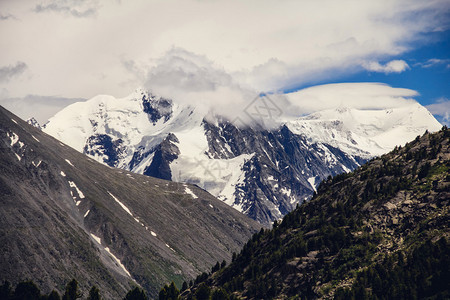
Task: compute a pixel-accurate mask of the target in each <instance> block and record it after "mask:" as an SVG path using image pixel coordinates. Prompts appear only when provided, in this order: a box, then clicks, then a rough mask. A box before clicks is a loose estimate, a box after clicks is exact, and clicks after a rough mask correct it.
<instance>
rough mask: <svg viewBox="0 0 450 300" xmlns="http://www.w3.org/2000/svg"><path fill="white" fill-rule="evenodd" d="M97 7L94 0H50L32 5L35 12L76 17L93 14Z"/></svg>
mask: <svg viewBox="0 0 450 300" xmlns="http://www.w3.org/2000/svg"><path fill="white" fill-rule="evenodd" d="M97 9H98V1H95V0H51V1H47V2H45V3H41V4H37V5H36V6H35V7H34V11H35V12H37V13H43V12H56V13H63V14H65V15H70V16H72V17H76V18H86V17H92V16H95V15H96V14H97Z"/></svg>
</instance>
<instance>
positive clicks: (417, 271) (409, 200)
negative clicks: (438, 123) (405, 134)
mask: <svg viewBox="0 0 450 300" xmlns="http://www.w3.org/2000/svg"><path fill="white" fill-rule="evenodd" d="M449 147H450V130H448V128H446V127H444V128H443V129H442V130H441V131H439V132H437V133H434V134H428V133H426V134H425V135H423V136H422V137H420V138H419V137H417V139H416V140H414V141H413V142H411V143H408V144H407V145H406V146H405V147H403V148H396V149H395V150H394V151H392V152H390V153H388V154H386V155H383V156H381V157H380V158H377V159H373V160H372V161H370V162H369V163H367V164H366V165H364V166H362V167H361V168H358V169H357V170H356V171H354V172H352V173H349V174H342V175H338V176H336V177H334V178H329V179H328V180H326V181H325V182H323V183H322V184H321V185H320V186H319V188H318V193H317V195H316V196H315V197H314V198H313V199H312V200H311V201H309V202H307V203H304V204H303V205H301V206H300V207H299V208H297V209H296V210H294V211H293V212H291V213H290V214H288V215H286V216H285V217H284V219H283V221H282V222H281V223H280V224H275V226H274V228H273V229H272V230H261V232H260V233H258V234H255V235H254V236H253V238H252V239H251V240H250V241H249V242H248V243H247V244H246V245H245V246H244V248H243V250H242V251H241V252H240V254H239V255H237V256H235V257H234V259H233V262H232V264H231V265H229V266H228V267H226V268H223V269H221V270H219V271H216V272H214V273H213V274H211V275H209V276H202V277H199V278H198V279H197V280H196V284H195V285H194V286H192V287H190V288H189V289H188V290H186V291H184V292H183V294H182V296H183V297H182V298H183V299H184V298H189V297H190V296H192V295H193V294H194V295H195V294H199V293H205V292H206V293H209V292H211V288H212V290H213V291H216V292H217V293H219V292H220V288H223V289H224V290H225V291H227V293H230V294H233V295H234V296H237V297H244V298H246V299H261V298H264V299H270V298H277V299H281V298H282V299H284V298H289V297H294V298H301V299H315V298H333V297H335V298H336V299H374V298H375V297H376V298H377V299H381V298H385V299H412V298H427V297H430V298H433V297H437V298H438V299H439V297H440V298H442V299H443V298H446V297H448V296H449V295H450V290H449V286H448V278H449V275H450V270H449V267H448V266H449V263H450V245H449V243H448V241H449V238H450V229H449V227H448V225H449V224H450V215H449V213H448V210H449V201H450V175H449V170H450V151H449V150H450V149H449ZM433 299H434V298H433Z"/></svg>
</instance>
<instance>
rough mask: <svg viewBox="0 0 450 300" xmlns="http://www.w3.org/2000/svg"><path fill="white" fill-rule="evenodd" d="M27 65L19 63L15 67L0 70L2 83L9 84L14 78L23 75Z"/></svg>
mask: <svg viewBox="0 0 450 300" xmlns="http://www.w3.org/2000/svg"><path fill="white" fill-rule="evenodd" d="M27 68H28V66H27V64H26V63H24V62H21V61H18V62H16V63H15V64H14V65H9V66H5V67H1V68H0V83H1V82H8V81H9V80H11V79H12V78H14V77H16V76H19V75H21V74H23V73H24V72H25V71H26V70H27Z"/></svg>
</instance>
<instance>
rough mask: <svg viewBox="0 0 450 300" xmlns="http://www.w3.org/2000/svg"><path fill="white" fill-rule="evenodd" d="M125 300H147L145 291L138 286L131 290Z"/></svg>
mask: <svg viewBox="0 0 450 300" xmlns="http://www.w3.org/2000/svg"><path fill="white" fill-rule="evenodd" d="M123 300H147V296H146V295H145V292H144V291H143V290H141V289H140V288H138V287H135V288H134V289H132V290H131V291H129V292H128V293H127V294H126V296H125V298H123Z"/></svg>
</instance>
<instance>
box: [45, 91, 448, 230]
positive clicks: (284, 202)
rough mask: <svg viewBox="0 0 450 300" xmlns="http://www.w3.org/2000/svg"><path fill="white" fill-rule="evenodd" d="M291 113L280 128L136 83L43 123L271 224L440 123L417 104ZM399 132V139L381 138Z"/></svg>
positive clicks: (83, 145) (100, 154)
mask: <svg viewBox="0 0 450 300" xmlns="http://www.w3.org/2000/svg"><path fill="white" fill-rule="evenodd" d="M260 100H261V101H263V98H261V99H260ZM258 101H259V100H258V99H257V100H256V102H252V103H250V105H254V106H255V107H256V106H258V105H259V104H258V103H259V102H258ZM266 101H267V100H266ZM261 105H262V103H261ZM256 108H257V107H256ZM355 116H357V118H356V117H355ZM418 119H420V120H422V122H420V123H417V122H416V120H418ZM358 120H359V121H358ZM360 120H364V121H360ZM395 120H397V121H395ZM271 121H272V120H271ZM283 122H284V121H283ZM283 122H282V123H281V124H280V125H279V127H273V128H272V129H266V128H262V127H261V126H251V127H249V126H237V124H238V123H239V122H230V121H228V120H226V119H224V118H222V117H220V116H214V117H212V116H211V115H208V116H207V117H206V116H205V115H204V114H203V113H202V112H201V111H200V108H196V107H190V106H186V105H180V104H177V103H175V102H173V101H171V100H168V99H165V98H162V97H157V96H154V95H152V94H151V93H149V92H146V91H143V90H138V91H136V92H135V93H134V94H132V95H130V96H128V97H125V98H123V99H116V98H113V97H111V96H97V97H94V98H92V99H91V100H88V101H87V102H83V103H75V104H73V105H71V106H68V107H67V108H65V109H64V110H62V111H61V112H59V113H58V114H56V115H55V116H54V117H53V118H51V119H50V121H49V123H48V124H47V125H46V127H45V128H44V131H45V132H47V133H49V134H50V135H53V136H54V137H56V138H58V139H59V140H61V141H63V142H64V143H67V144H68V145H70V146H72V147H74V148H75V149H77V150H78V151H80V152H83V153H85V154H87V155H89V156H91V157H93V158H94V159H96V160H98V161H100V162H102V163H105V164H107V165H109V166H112V167H117V168H122V169H126V170H130V171H132V172H135V173H139V174H144V175H151V176H155V177H158V178H163V179H170V180H174V181H178V182H188V183H193V184H196V185H198V186H200V187H202V188H204V189H206V190H207V191H208V192H210V193H211V194H213V195H214V196H216V197H218V198H219V199H221V200H223V201H224V202H226V203H227V204H229V205H231V206H232V207H234V208H236V209H238V210H239V211H241V212H243V213H245V214H246V215H248V216H250V217H251V218H253V219H255V220H257V221H258V222H260V223H261V224H264V225H266V226H269V225H270V224H271V223H272V222H273V221H274V220H278V219H280V218H281V217H283V216H284V215H285V214H286V213H288V212H289V211H292V210H293V209H294V208H295V207H296V205H297V204H300V203H302V202H303V201H305V200H308V199H310V198H311V196H312V195H313V193H314V191H315V189H316V187H317V185H318V184H319V182H321V181H322V180H324V179H325V178H327V177H328V176H329V175H332V176H334V175H337V174H340V173H342V172H348V171H351V170H353V169H355V168H356V167H358V166H360V165H361V164H362V163H364V162H366V161H367V159H369V158H371V157H373V156H374V155H379V154H381V153H385V152H387V151H389V150H390V149H392V148H393V147H394V146H395V144H396V143H399V144H401V143H405V142H407V141H409V139H412V138H413V137H414V136H416V135H417V134H418V133H420V134H421V133H423V132H424V131H425V130H426V129H428V130H431V131H434V130H439V128H440V126H439V123H438V122H437V121H436V120H435V119H434V118H433V117H432V116H431V115H430V114H429V112H428V111H427V110H426V109H425V108H423V107H422V106H420V105H419V104H417V105H416V104H413V105H411V106H409V107H406V108H402V109H394V110H390V111H388V110H379V111H361V110H359V111H358V110H354V109H343V108H341V109H340V110H339V111H328V112H327V111H324V112H320V113H316V114H313V115H311V116H307V117H304V118H300V119H298V120H295V121H291V122H287V123H286V124H283ZM395 122H397V123H395ZM372 123H373V124H372ZM391 128H394V131H392V130H390V129H391ZM388 133H389V134H390V135H389V136H386V134H388ZM392 136H395V139H394V140H395V143H393V144H385V143H383V142H385V141H386V140H389V139H390V138H391V137H392Z"/></svg>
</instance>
